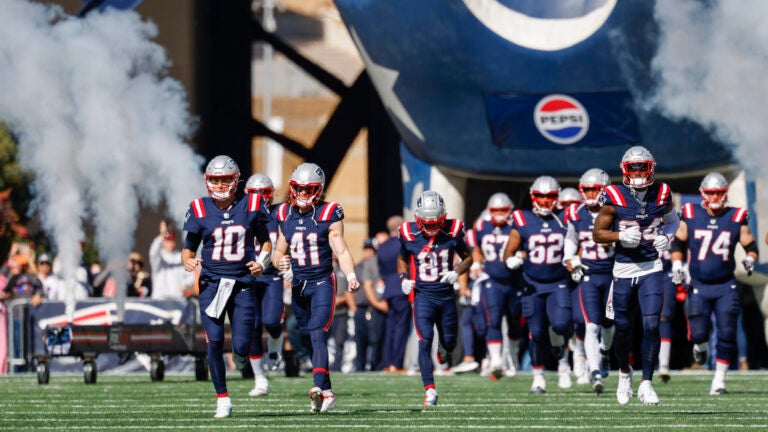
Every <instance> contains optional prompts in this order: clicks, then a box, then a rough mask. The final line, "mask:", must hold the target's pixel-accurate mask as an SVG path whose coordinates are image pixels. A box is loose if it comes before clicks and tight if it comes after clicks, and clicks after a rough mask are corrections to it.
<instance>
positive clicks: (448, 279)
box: [440, 270, 459, 285]
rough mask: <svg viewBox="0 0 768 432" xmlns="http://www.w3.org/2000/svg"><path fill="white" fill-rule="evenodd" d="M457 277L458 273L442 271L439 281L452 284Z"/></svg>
mask: <svg viewBox="0 0 768 432" xmlns="http://www.w3.org/2000/svg"><path fill="white" fill-rule="evenodd" d="M458 278H459V274H458V273H456V272H455V271H453V270H451V271H449V272H445V273H443V277H442V278H440V282H442V283H447V284H450V285H453V284H454V283H456V279H458Z"/></svg>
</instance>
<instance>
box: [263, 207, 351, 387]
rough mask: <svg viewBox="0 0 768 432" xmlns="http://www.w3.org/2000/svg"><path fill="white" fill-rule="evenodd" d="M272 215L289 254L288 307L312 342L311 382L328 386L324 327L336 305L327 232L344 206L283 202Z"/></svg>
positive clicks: (326, 346) (328, 232)
mask: <svg viewBox="0 0 768 432" xmlns="http://www.w3.org/2000/svg"><path fill="white" fill-rule="evenodd" d="M275 215H276V217H277V223H278V225H279V227H280V231H281V232H282V233H283V236H284V237H285V240H286V241H287V242H288V253H289V254H290V256H291V268H292V270H293V281H292V282H291V294H292V302H291V307H292V309H293V313H294V315H295V316H296V320H297V322H298V323H299V327H300V329H301V333H302V336H303V337H305V338H307V337H308V338H309V339H310V342H311V346H312V367H313V370H312V374H313V377H314V384H315V386H316V387H320V389H322V390H330V389H331V379H330V374H329V370H328V329H329V328H330V326H331V322H332V321H333V313H334V309H335V307H336V277H335V275H334V273H333V250H332V249H331V245H330V240H329V234H330V227H331V225H332V224H333V223H335V222H338V221H342V220H344V210H343V209H342V208H341V205H340V204H339V203H336V202H329V201H328V202H327V201H321V202H319V203H317V204H316V205H315V206H314V207H312V210H311V211H309V212H307V213H305V214H302V213H300V212H299V211H298V210H297V209H296V208H295V207H293V206H291V205H290V204H288V203H283V204H280V205H279V206H278V207H277V209H276V210H275Z"/></svg>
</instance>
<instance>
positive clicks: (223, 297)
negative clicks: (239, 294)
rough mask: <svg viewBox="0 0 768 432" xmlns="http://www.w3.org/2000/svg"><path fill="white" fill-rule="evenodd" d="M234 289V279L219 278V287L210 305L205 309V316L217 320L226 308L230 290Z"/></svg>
mask: <svg viewBox="0 0 768 432" xmlns="http://www.w3.org/2000/svg"><path fill="white" fill-rule="evenodd" d="M234 287H235V280H234V279H227V278H221V280H220V281H219V287H218V288H217V289H216V295H215V296H214V297H213V300H212V301H211V304H210V305H208V307H207V308H205V314H206V315H208V316H209V317H211V318H218V317H220V316H221V313H222V312H224V308H226V307H227V301H228V300H229V296H230V295H232V289H233V288H234Z"/></svg>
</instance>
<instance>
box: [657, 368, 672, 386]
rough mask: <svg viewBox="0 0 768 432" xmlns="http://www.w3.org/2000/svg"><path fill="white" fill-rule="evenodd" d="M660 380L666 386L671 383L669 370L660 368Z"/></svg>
mask: <svg viewBox="0 0 768 432" xmlns="http://www.w3.org/2000/svg"><path fill="white" fill-rule="evenodd" d="M659 379H660V380H661V382H663V383H664V384H666V383H668V382H669V379H670V376H669V369H666V368H664V369H662V368H659Z"/></svg>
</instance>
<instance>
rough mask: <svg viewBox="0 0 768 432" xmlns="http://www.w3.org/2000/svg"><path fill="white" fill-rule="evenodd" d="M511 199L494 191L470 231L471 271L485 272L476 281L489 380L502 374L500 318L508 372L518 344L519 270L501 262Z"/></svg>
mask: <svg viewBox="0 0 768 432" xmlns="http://www.w3.org/2000/svg"><path fill="white" fill-rule="evenodd" d="M514 207H515V206H514V204H513V203H512V200H511V199H510V198H509V196H507V194H505V193H503V192H497V193H495V194H493V195H491V197H490V198H489V199H488V204H487V205H486V209H487V210H488V215H489V217H488V218H487V219H483V218H480V219H479V220H478V221H477V222H476V223H475V227H474V229H473V230H471V231H470V233H471V234H470V235H471V236H472V240H471V241H470V243H472V244H475V245H477V247H474V248H472V260H473V263H472V268H471V270H473V271H474V270H481V269H482V271H483V272H484V273H485V274H486V275H487V277H486V278H484V280H483V281H481V282H479V284H480V286H481V287H482V288H481V290H480V307H481V311H482V316H483V317H484V318H485V321H486V322H485V326H484V327H486V329H487V330H486V336H485V341H486V345H487V348H488V356H489V358H490V372H491V375H490V376H491V379H492V380H496V379H498V378H501V376H502V374H503V372H504V371H503V370H502V363H503V354H502V346H503V342H504V340H503V336H502V333H501V327H502V326H501V324H502V318H504V317H506V318H507V336H508V337H509V339H510V345H509V356H510V358H511V359H512V360H513V365H512V367H510V368H509V370H508V372H509V374H510V375H513V374H514V373H516V372H517V364H515V363H514V362H515V360H516V359H517V356H518V347H519V343H520V317H521V315H522V311H521V306H520V299H521V298H522V290H521V289H520V271H512V270H510V269H509V268H507V266H506V265H505V264H504V260H503V259H502V258H503V255H504V248H505V247H506V245H507V240H508V239H509V232H510V231H511V230H512V219H511V216H512V210H513V209H514Z"/></svg>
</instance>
